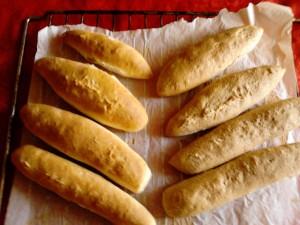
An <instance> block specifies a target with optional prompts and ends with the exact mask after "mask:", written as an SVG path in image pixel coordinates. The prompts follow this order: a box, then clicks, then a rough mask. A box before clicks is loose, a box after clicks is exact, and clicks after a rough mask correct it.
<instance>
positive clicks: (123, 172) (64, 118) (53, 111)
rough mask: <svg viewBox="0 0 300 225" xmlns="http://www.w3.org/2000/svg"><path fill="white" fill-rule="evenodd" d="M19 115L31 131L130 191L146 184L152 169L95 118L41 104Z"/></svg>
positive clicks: (30, 106) (33, 105) (141, 189)
mask: <svg viewBox="0 0 300 225" xmlns="http://www.w3.org/2000/svg"><path fill="white" fill-rule="evenodd" d="M20 115H21V119H22V121H23V123H24V125H25V127H26V128H27V129H28V130H29V131H31V132H32V133H33V134H34V135H36V136H37V137H39V138H41V139H42V140H43V141H45V142H46V143H48V144H49V145H51V146H53V147H54V148H56V149H57V150H59V151H61V152H63V153H64V154H66V155H68V156H70V157H72V158H74V159H77V160H79V161H81V162H83V163H86V164H88V165H90V166H92V167H94V168H95V169H97V170H98V171H100V172H102V173H103V174H105V175H106V176H107V177H109V178H110V179H112V180H113V181H115V182H116V183H118V184H120V185H122V186H123V187H125V188H127V189H129V190H130V191H133V192H136V193H138V192H141V191H143V190H144V188H145V187H146V185H147V184H148V182H149V180H150V177H151V171H150V169H149V167H148V166H147V164H146V162H145V161H144V160H143V158H142V157H141V156H139V155H138V154H137V153H136V152H135V151H133V150H132V149H131V148H130V147H129V146H128V145H127V144H126V143H125V142H123V141H122V140H121V139H120V138H119V137H118V136H116V135H115V134H113V133H111V132H110V131H109V130H107V129H105V128H104V127H102V126H101V125H99V124H97V123H96V122H94V121H92V120H89V119H87V118H85V117H82V116H79V115H76V114H74V113H71V112H68V111H65V110H61V109H58V108H56V107H52V106H48V105H43V104H32V103H31V104H27V105H25V106H24V107H23V108H22V109H21V113H20Z"/></svg>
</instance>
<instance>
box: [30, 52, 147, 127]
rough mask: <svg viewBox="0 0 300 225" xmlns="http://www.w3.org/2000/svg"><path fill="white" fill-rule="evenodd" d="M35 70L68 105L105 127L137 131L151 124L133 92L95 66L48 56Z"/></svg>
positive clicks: (37, 63)
mask: <svg viewBox="0 0 300 225" xmlns="http://www.w3.org/2000/svg"><path fill="white" fill-rule="evenodd" d="M35 69H36V71H37V72H38V74H40V75H41V76H42V77H43V78H44V79H45V80H46V81H47V82H48V84H49V85H50V86H51V87H52V89H53V90H54V91H55V92H56V93H57V94H58V95H59V96H60V97H62V98H63V99H64V100H65V101H66V102H68V103H69V104H71V105H72V106H74V107H75V108H77V109H78V110H79V111H81V112H82V113H84V114H86V115H88V116H89V117H91V118H93V119H94V120H96V121H98V122H100V123H102V124H104V125H107V126H110V127H113V128H116V129H120V130H124V131H130V132H135V131H139V130H141V129H143V128H144V127H145V126H146V124H147V122H148V116H147V113H146V111H145V109H144V107H143V106H142V104H141V103H140V102H139V101H138V100H137V99H136V98H135V97H134V96H133V95H132V94H131V93H130V91H129V90H127V88H126V87H124V86H123V85H122V83H121V82H119V80H118V79H116V78H115V77H114V76H111V75H109V74H107V73H106V72H104V71H102V70H100V69H98V68H96V67H94V66H92V65H88V64H84V63H80V62H75V61H72V60H68V59H63V58H59V57H45V58H42V59H40V60H38V61H37V62H36V64H35Z"/></svg>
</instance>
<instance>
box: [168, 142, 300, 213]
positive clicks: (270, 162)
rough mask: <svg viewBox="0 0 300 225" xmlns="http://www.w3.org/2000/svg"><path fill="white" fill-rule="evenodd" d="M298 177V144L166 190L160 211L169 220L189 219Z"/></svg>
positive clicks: (242, 158)
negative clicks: (162, 209)
mask: <svg viewBox="0 0 300 225" xmlns="http://www.w3.org/2000/svg"><path fill="white" fill-rule="evenodd" d="M299 173H300V143H297V144H290V145H283V146H280V147H276V148H267V149H264V150H260V151H255V152H248V153H246V154H244V155H242V156H240V157H239V158H237V159H235V160H233V161H230V162H228V163H226V164H224V165H222V166H220V167H218V168H216V169H212V170H209V171H207V172H204V173H203V174H200V175H196V176H194V177H192V178H189V179H187V180H184V181H182V182H180V183H177V184H175V185H173V186H170V187H169V188H167V189H166V190H165V191H164V192H163V200H162V202H163V207H164V209H165V211H166V213H167V214H168V215H169V216H170V217H183V216H193V215H197V214H199V213H202V212H205V211H208V210H211V209H213V208H216V207H219V206H221V205H223V204H224V203H226V202H229V201H232V200H234V199H236V198H239V197H241V196H243V195H246V194H248V193H250V192H253V191H255V190H256V189H258V188H261V187H263V186H266V185H269V184H271V183H273V182H275V181H277V180H280V179H282V178H284V177H290V176H296V175H297V174H299Z"/></svg>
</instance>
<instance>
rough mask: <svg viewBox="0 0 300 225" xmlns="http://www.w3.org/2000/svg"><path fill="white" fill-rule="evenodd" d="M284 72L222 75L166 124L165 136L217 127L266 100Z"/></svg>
mask: <svg viewBox="0 0 300 225" xmlns="http://www.w3.org/2000/svg"><path fill="white" fill-rule="evenodd" d="M284 72H285V69H283V68H281V67H279V66H261V67H256V68H252V69H248V70H245V71H241V72H236V73H232V74H228V75H225V76H224V77H221V78H220V79H217V80H215V81H213V82H211V83H210V84H208V85H207V86H206V87H205V88H204V89H201V90H200V91H199V92H198V93H196V94H195V96H194V97H193V98H192V99H191V100H190V101H189V102H188V103H187V104H186V105H185V106H184V107H183V108H182V109H181V110H180V111H179V112H177V113H176V114H175V115H174V116H173V117H172V118H171V119H170V120H169V122H168V124H167V127H166V134H167V135H168V136H182V135H188V134H192V133H195V132H198V131H201V130H206V129H208V128H211V127H214V126H216V125H219V124H221V123H223V122H225V121H227V120H229V119H232V118H234V117H236V116H238V115H239V114H240V113H242V112H244V111H245V110H247V109H249V108H250V107H251V106H253V105H254V104H256V103H257V102H259V101H261V100H262V99H263V98H265V97H266V96H267V95H268V94H269V93H270V92H271V91H272V90H273V89H274V88H275V87H276V85H277V84H278V82H279V81H280V80H281V79H282V77H283V75H284Z"/></svg>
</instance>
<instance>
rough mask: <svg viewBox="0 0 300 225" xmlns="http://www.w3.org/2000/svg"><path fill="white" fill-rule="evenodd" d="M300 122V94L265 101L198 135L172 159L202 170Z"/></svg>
mask: <svg viewBox="0 0 300 225" xmlns="http://www.w3.org/2000/svg"><path fill="white" fill-rule="evenodd" d="M299 126H300V98H291V99H287V100H282V101H278V102H275V103H272V104H267V105H263V106H260V107H257V108H255V109H254V110H251V111H249V112H246V113H244V114H242V115H240V116H238V117H236V118H234V119H232V120H229V121H227V122H225V123H223V124H222V125H220V126H218V127H217V128H215V129H213V130H212V131H210V132H209V133H207V134H205V135H203V136H201V137H199V138H197V139H196V140H194V141H193V142H191V143H190V144H189V145H187V146H186V147H184V148H183V149H181V150H180V151H178V152H177V153H175V155H174V156H173V157H172V158H171V160H170V163H171V164H172V165H173V166H174V167H175V168H176V169H178V170H180V171H182V172H184V173H187V174H196V173H200V172H202V171H205V170H207V169H210V168H213V167H216V166H218V165H221V164H223V163H225V162H227V161H229V160H231V159H233V158H235V157H237V156H239V155H241V154H243V153H245V152H247V151H249V150H253V149H255V148H256V147H257V146H258V145H260V144H262V143H263V142H264V141H267V140H270V139H271V138H275V137H278V136H282V135H283V134H287V133H288V131H290V130H293V129H295V128H297V127H299Z"/></svg>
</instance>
